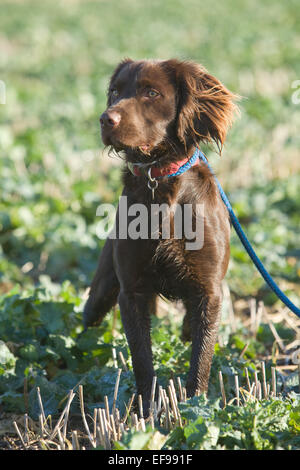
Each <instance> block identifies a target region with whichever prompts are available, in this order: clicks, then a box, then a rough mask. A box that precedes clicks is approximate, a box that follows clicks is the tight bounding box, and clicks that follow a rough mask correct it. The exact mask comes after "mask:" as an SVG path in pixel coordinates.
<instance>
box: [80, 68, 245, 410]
mask: <svg viewBox="0 0 300 470" xmlns="http://www.w3.org/2000/svg"><path fill="white" fill-rule="evenodd" d="M234 101H235V95H233V94H232V93H231V92H230V91H228V90H227V89H226V88H225V87H224V86H223V85H222V83H221V82H220V81H219V80H217V79H216V78H215V77H213V76H212V75H210V74H209V73H207V71H206V70H205V69H204V68H203V67H202V66H200V65H198V64H196V63H194V62H188V61H179V60H175V59H172V60H166V61H137V62H135V61H132V60H130V59H126V60H124V61H123V62H121V63H120V64H119V65H118V67H117V68H116V70H115V72H114V73H113V75H112V77H111V80H110V85H109V91H108V106H107V110H106V111H105V112H104V113H103V114H102V116H101V118H100V123H101V132H102V139H103V142H104V144H105V145H107V146H112V147H113V148H114V149H115V150H116V151H120V150H122V151H123V153H124V154H125V157H126V162H127V166H126V168H125V170H124V175H123V182H124V191H123V196H126V197H127V204H128V207H130V206H131V205H132V204H136V203H140V204H143V205H144V206H146V207H147V208H149V213H150V206H151V204H153V203H155V204H163V203H165V204H168V206H172V205H174V204H175V205H177V207H178V206H179V207H183V206H184V205H188V204H190V205H192V207H193V209H195V208H196V206H197V204H202V205H203V207H204V218H203V221H204V222H203V223H204V240H203V246H202V247H201V248H200V249H196V250H195V249H191V250H189V249H187V248H186V244H185V242H186V237H184V236H183V237H182V238H181V239H180V238H178V237H177V238H176V237H175V236H174V218H173V219H172V218H171V232H170V233H171V235H170V237H169V238H167V239H166V238H163V237H161V236H158V237H157V238H153V237H152V238H151V237H149V238H142V237H141V238H136V237H135V239H132V238H130V237H120V236H118V235H117V236H116V237H115V239H112V238H108V239H107V241H106V243H105V246H104V248H103V250H102V252H101V256H100V261H99V266H98V269H97V272H96V275H95V277H94V280H93V282H92V285H91V290H90V294H89V299H88V301H87V303H86V305H85V310H84V325H85V327H87V326H90V325H94V324H99V323H100V322H101V321H102V319H103V317H104V315H105V314H106V312H108V311H109V310H110V309H111V308H112V306H113V305H115V304H116V303H117V302H118V303H119V306H120V311H121V318H122V322H123V325H124V329H125V333H126V337H127V340H128V343H129V347H130V351H131V354H132V363H133V369H134V374H135V378H136V384H137V392H138V393H139V394H142V396H143V403H144V410H145V413H147V411H148V407H149V398H150V391H151V384H152V379H153V376H154V375H155V372H154V369H153V363H152V352H151V338H150V327H151V314H153V313H155V308H156V298H157V296H158V295H163V296H165V297H166V298H169V299H181V300H182V301H183V302H184V305H185V307H186V312H187V313H186V317H185V320H184V325H183V332H184V337H185V339H191V340H192V352H191V361H190V371H189V374H188V377H187V383H186V389H187V395H188V396H189V397H191V396H193V395H194V394H195V393H196V392H200V393H201V392H204V391H206V390H207V387H208V380H209V374H210V368H211V362H212V357H213V351H214V345H215V341H216V336H217V331H218V324H219V318H220V310H221V302H222V291H221V282H222V279H223V278H224V276H225V273H226V270H227V266H228V261H229V238H230V222H229V217H228V213H227V209H226V207H225V206H224V204H223V202H222V200H221V198H220V195H219V192H218V188H217V187H216V183H215V181H214V177H213V175H212V174H211V173H210V171H209V170H208V168H207V167H206V165H205V164H204V163H203V162H200V161H198V162H197V164H194V165H193V166H191V168H190V169H189V170H188V171H186V172H184V173H182V174H180V175H179V176H172V174H174V168H175V169H176V168H178V167H179V166H181V163H182V162H184V163H185V162H187V161H188V160H189V159H190V158H191V156H192V155H193V153H194V150H195V148H196V147H197V146H198V145H199V144H200V142H215V143H216V144H217V146H218V147H219V149H221V148H222V146H223V144H224V141H225V138H226V133H227V130H228V128H229V127H230V125H231V123H232V120H233V116H234V113H235V111H236V110H237V108H236V105H235V104H234ZM138 163H139V164H142V165H137V164H138ZM149 169H150V173H149ZM154 175H156V176H154ZM157 175H159V177H158V176H157ZM149 188H150V189H153V191H152V190H149ZM154 189H155V191H154ZM153 197H154V200H153ZM119 210H120V207H119ZM149 217H150V215H149ZM192 217H193V227H194V228H195V226H196V220H195V217H196V216H195V210H194V211H193V216H192ZM131 220H132V218H130V217H129V218H128V224H129V223H130V221H131ZM149 223H150V220H149ZM118 225H119V217H118V214H117V217H116V228H117V233H119V232H118ZM160 227H161V226H160ZM160 235H161V232H160Z"/></svg>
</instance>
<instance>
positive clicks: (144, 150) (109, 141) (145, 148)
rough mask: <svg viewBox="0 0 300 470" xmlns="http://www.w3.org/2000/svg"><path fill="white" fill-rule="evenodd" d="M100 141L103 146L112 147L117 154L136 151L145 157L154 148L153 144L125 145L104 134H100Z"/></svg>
mask: <svg viewBox="0 0 300 470" xmlns="http://www.w3.org/2000/svg"><path fill="white" fill-rule="evenodd" d="M102 141H103V143H104V145H107V146H111V147H113V148H114V149H115V150H116V151H117V152H120V151H122V150H124V151H126V150H130V151H138V152H139V153H141V154H143V155H146V156H150V154H151V152H152V151H153V150H154V148H155V147H156V145H155V144H152V143H150V142H142V143H139V142H137V143H134V142H132V143H131V142H130V143H129V142H128V143H127V142H126V143H125V142H122V141H121V140H119V139H117V138H116V137H115V136H112V135H105V134H104V133H102Z"/></svg>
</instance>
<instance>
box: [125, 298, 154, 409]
mask: <svg viewBox="0 0 300 470" xmlns="http://www.w3.org/2000/svg"><path fill="white" fill-rule="evenodd" d="M154 304H155V297H154V296H153V295H149V294H144V293H135V292H125V291H121V292H120V295H119V305H120V312H121V318H122V323H123V326H124V330H125V334H126V337H127V341H128V344H129V349H130V352H131V356H132V366H133V371H134V375H135V380H136V386H137V393H138V394H140V395H142V398H143V412H144V416H148V413H149V405H150V394H151V386H152V380H153V376H154V375H155V373H154V368H153V362H152V350H151V337H150V328H151V314H152V313H153V309H154Z"/></svg>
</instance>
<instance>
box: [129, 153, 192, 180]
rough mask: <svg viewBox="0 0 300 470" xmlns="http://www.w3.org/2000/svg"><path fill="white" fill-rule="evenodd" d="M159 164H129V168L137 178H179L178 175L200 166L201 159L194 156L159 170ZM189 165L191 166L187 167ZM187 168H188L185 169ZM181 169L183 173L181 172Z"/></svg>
mask: <svg viewBox="0 0 300 470" xmlns="http://www.w3.org/2000/svg"><path fill="white" fill-rule="evenodd" d="M155 163H157V162H156V161H154V162H151V163H131V162H128V163H127V165H128V168H129V170H130V171H131V173H132V174H133V175H135V176H141V175H144V176H147V177H148V178H149V176H150V177H151V178H154V179H156V178H162V177H163V176H168V177H170V176H177V175H178V174H181V173H183V172H184V171H185V169H189V168H191V167H192V166H195V165H199V158H194V155H193V156H192V157H186V158H184V159H183V160H179V161H177V162H174V163H170V164H169V165H167V166H164V167H159V168H157V167H156V166H154V165H155ZM188 163H189V165H187V164H188ZM152 165H153V166H152ZM186 166H187V168H185V167H186ZM181 169H182V170H183V171H181ZM149 170H151V172H150V175H149Z"/></svg>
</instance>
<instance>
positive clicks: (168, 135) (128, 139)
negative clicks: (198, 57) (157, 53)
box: [100, 59, 237, 157]
mask: <svg viewBox="0 0 300 470" xmlns="http://www.w3.org/2000/svg"><path fill="white" fill-rule="evenodd" d="M235 98H236V97H235V95H234V94H232V93H231V92H230V91H229V90H227V89H226V88H225V86H224V85H223V84H222V83H221V82H220V81H219V80H218V79H216V78H215V77H213V76H212V75H210V74H209V73H208V72H207V71H206V70H205V69H204V68H203V67H202V66H200V65H198V64H196V63H194V62H189V61H179V60H176V59H171V60H166V61H137V62H135V61H132V60H131V59H126V60H124V61H122V62H121V63H120V64H119V65H118V67H117V68H116V70H115V71H114V73H113V75H112V77H111V80H110V85H109V90H108V102H107V110H106V111H105V112H104V113H103V114H102V116H101V118H100V123H101V132H102V140H103V142H104V144H105V145H111V146H112V147H114V148H115V149H116V150H125V151H126V150H127V151H129V150H130V151H131V152H132V151H133V152H135V153H136V154H137V155H140V156H142V155H147V156H149V157H151V156H153V157H157V155H162V154H164V153H166V152H169V153H170V152H172V153H173V154H178V153H180V152H182V151H188V150H189V149H190V148H191V147H192V146H195V145H197V144H198V143H199V142H200V141H204V142H212V141H214V142H215V143H216V144H217V146H218V147H219V149H221V148H222V146H223V144H224V141H225V138H226V134H227V130H228V128H229V127H230V126H231V124H232V120H233V117H234V113H235V111H236V110H237V107H236V105H235V104H234V100H235Z"/></svg>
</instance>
